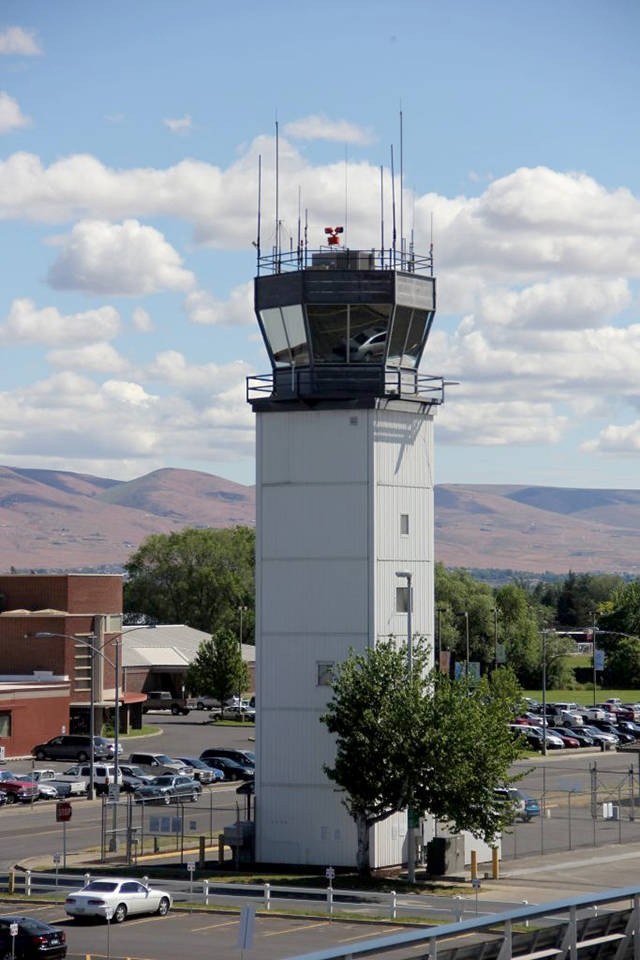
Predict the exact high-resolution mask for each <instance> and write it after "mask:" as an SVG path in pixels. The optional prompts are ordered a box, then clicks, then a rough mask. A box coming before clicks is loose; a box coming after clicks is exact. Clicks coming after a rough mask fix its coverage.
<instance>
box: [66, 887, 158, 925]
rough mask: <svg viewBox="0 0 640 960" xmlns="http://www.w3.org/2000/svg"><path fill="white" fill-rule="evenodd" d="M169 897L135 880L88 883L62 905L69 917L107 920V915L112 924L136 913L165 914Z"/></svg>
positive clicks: (70, 895)
mask: <svg viewBox="0 0 640 960" xmlns="http://www.w3.org/2000/svg"><path fill="white" fill-rule="evenodd" d="M170 907H171V894H170V893H166V892H165V891H164V890H152V889H151V887H147V886H146V885H145V884H144V883H140V882H139V881H138V880H131V879H130V878H128V879H122V880H120V879H118V878H116V877H114V878H110V879H108V880H91V881H90V882H89V883H88V884H87V885H86V886H85V887H83V888H82V890H74V892H73V893H70V894H69V896H68V897H67V899H66V900H65V902H64V909H65V911H66V913H68V914H69V916H70V917H76V918H77V917H100V918H102V919H103V920H105V919H106V917H107V910H109V911H110V912H111V916H112V920H113V922H114V923H122V921H123V920H126V918H127V916H128V915H129V914H131V915H132V916H133V915H134V914H136V913H159V914H160V916H161V917H164V916H165V914H167V913H168V912H169V909H170Z"/></svg>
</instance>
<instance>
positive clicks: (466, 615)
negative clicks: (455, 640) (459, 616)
mask: <svg viewBox="0 0 640 960" xmlns="http://www.w3.org/2000/svg"><path fill="white" fill-rule="evenodd" d="M464 622H465V627H466V634H467V656H466V660H465V677H466V678H467V680H468V679H469V612H468V611H467V610H465V612H464Z"/></svg>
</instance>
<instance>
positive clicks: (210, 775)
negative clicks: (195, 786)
mask: <svg viewBox="0 0 640 960" xmlns="http://www.w3.org/2000/svg"><path fill="white" fill-rule="evenodd" d="M175 759H176V760H179V761H180V763H182V764H184V766H185V767H189V770H190V771H191V776H192V777H193V779H194V780H199V781H200V783H214V782H215V781H216V780H219V779H222V778H221V777H218V776H217V775H216V773H217V771H215V770H212V769H211V767H208V766H207V765H206V763H205V762H204V760H198V758H197V757H175Z"/></svg>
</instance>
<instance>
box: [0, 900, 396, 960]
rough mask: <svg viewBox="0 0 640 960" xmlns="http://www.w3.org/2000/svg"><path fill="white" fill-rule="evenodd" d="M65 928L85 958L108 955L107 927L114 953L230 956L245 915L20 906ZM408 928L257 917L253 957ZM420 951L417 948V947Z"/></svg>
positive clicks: (165, 957)
mask: <svg viewBox="0 0 640 960" xmlns="http://www.w3.org/2000/svg"><path fill="white" fill-rule="evenodd" d="M13 912H17V910H16V908H15V907H14V906H13V905H9V904H6V903H4V904H2V903H0V913H13ZM20 912H24V913H26V914H28V915H29V916H34V917H37V918H38V919H39V920H42V921H44V922H45V923H50V924H53V925H54V926H59V927H60V928H61V929H63V930H64V931H65V934H66V937H67V943H68V945H69V952H68V958H69V960H75V958H81V960H85V957H86V955H87V954H89V955H90V956H91V957H106V956H107V955H108V952H107V932H108V933H109V940H110V945H109V946H110V953H111V957H112V958H121V957H128V958H131V960H136V958H138V960H143V958H144V960H148V958H153V960H175V958H176V957H180V956H184V955H185V951H188V956H189V958H190V960H199V958H202V960H204V958H207V960H227V958H228V957H230V956H235V955H236V954H238V953H239V949H238V946H237V938H238V927H239V924H240V918H239V916H238V915H237V914H236V915H231V914H221V913H215V914H213V913H198V912H194V913H184V912H182V911H171V912H170V913H169V914H168V915H167V916H166V917H158V916H151V917H136V918H135V919H131V920H126V921H125V922H124V923H122V924H118V925H115V924H111V926H110V930H109V931H107V925H106V924H105V923H95V924H94V923H78V922H77V921H76V920H71V919H70V918H69V917H67V916H66V914H65V913H64V910H63V909H62V908H61V907H59V906H55V907H51V906H42V905H31V904H30V905H28V906H27V907H26V908H23V909H21V910H20ZM400 929H402V928H401V927H398V926H392V925H391V924H376V925H372V924H362V923H355V922H342V921H331V922H330V921H328V920H321V919H318V920H315V919H313V920H311V919H300V920H291V919H286V918H278V917H257V918H256V922H255V933H254V941H253V947H252V949H251V957H252V960H276V958H281V957H287V956H292V955H295V954H298V953H304V952H307V951H311V950H321V949H323V948H326V947H331V946H338V945H340V946H342V945H344V944H348V943H356V942H357V941H360V940H367V939H368V938H370V937H372V936H383V935H384V934H389V933H391V932H393V931H398V930H400ZM413 955H414V956H415V951H414V953H413Z"/></svg>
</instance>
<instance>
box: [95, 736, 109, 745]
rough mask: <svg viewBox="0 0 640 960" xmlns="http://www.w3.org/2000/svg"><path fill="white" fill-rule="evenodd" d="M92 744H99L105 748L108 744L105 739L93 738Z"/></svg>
mask: <svg viewBox="0 0 640 960" xmlns="http://www.w3.org/2000/svg"><path fill="white" fill-rule="evenodd" d="M93 742H94V743H99V744H106V745H107V746H108V744H109V741H108V740H107V739H106V738H105V737H94V738H93Z"/></svg>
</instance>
